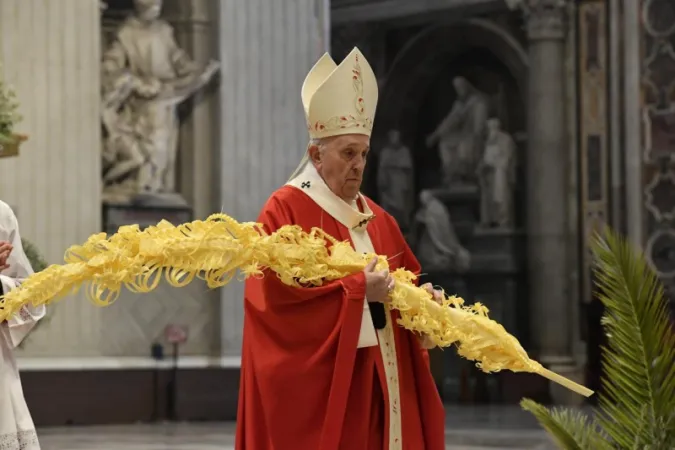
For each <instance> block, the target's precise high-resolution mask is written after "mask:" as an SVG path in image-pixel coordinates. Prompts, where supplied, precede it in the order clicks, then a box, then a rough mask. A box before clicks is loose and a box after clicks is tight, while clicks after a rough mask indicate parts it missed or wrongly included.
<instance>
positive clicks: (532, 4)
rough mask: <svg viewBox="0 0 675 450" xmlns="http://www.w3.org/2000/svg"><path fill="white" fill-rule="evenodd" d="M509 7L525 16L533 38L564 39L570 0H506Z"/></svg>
mask: <svg viewBox="0 0 675 450" xmlns="http://www.w3.org/2000/svg"><path fill="white" fill-rule="evenodd" d="M505 1H506V4H507V5H508V6H509V8H511V9H513V10H520V11H522V12H523V15H524V16H525V22H526V30H527V35H528V37H529V38H530V39H531V40H540V39H564V38H565V32H566V26H567V11H568V6H569V4H570V2H569V0H505Z"/></svg>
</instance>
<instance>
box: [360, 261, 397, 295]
mask: <svg viewBox="0 0 675 450" xmlns="http://www.w3.org/2000/svg"><path fill="white" fill-rule="evenodd" d="M376 265H377V258H373V260H372V261H370V262H369V263H368V265H367V266H366V268H365V269H363V273H364V274H365V276H366V299H368V301H369V302H377V303H388V302H390V301H391V299H390V298H389V293H390V292H391V291H392V290H393V289H394V278H393V277H392V276H391V274H390V273H389V272H387V271H386V270H384V271H382V272H378V271H376V270H375V266H376Z"/></svg>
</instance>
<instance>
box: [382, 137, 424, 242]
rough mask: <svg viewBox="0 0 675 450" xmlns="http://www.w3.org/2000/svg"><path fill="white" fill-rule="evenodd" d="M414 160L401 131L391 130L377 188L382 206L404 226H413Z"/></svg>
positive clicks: (383, 151) (383, 154) (383, 155)
mask: <svg viewBox="0 0 675 450" xmlns="http://www.w3.org/2000/svg"><path fill="white" fill-rule="evenodd" d="M413 183H414V178H413V162H412V157H411V155H410V150H409V149H408V147H406V146H405V145H404V144H403V143H402V142H401V133H400V132H399V131H398V130H391V131H389V134H388V143H387V145H386V146H385V147H384V148H383V149H382V150H381V151H380V154H379V155H378V166H377V191H378V195H379V201H380V205H381V206H382V207H383V208H384V209H385V211H387V212H388V213H389V214H391V215H392V216H393V217H394V219H396V221H397V222H398V225H399V226H400V227H401V228H402V229H404V230H405V229H407V228H408V227H409V226H410V216H411V214H412V211H413V202H414V200H415V197H414V195H415V191H414V189H415V187H414V184H413Z"/></svg>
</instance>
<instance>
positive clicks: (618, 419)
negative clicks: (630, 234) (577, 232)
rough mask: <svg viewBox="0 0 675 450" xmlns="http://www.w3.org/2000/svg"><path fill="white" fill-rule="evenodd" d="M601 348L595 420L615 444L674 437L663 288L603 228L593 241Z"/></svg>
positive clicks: (658, 443) (673, 375) (672, 338)
mask: <svg viewBox="0 0 675 450" xmlns="http://www.w3.org/2000/svg"><path fill="white" fill-rule="evenodd" d="M593 252H594V254H595V257H596V263H597V265H596V269H595V275H596V279H597V287H598V295H599V298H600V300H601V301H602V302H603V304H604V305H605V307H606V314H605V318H604V320H603V324H604V327H605V331H606V333H607V335H608V346H607V348H604V349H603V369H604V378H603V392H604V393H603V394H601V396H600V407H601V413H600V414H599V416H598V422H599V423H600V424H601V425H602V427H603V429H604V430H605V432H606V433H607V435H608V436H609V437H610V439H611V440H612V441H613V442H614V443H615V444H616V445H617V446H619V448H625V449H633V448H639V449H643V448H650V449H654V450H655V449H666V448H668V449H669V448H671V447H670V446H671V445H672V443H673V442H675V429H674V427H673V425H675V424H674V423H673V420H672V416H673V411H675V363H674V361H675V334H674V333H673V328H672V323H671V319H670V315H669V312H668V305H667V302H666V299H665V296H664V292H663V287H662V285H661V283H660V281H659V280H658V278H657V276H656V274H655V273H654V272H653V271H652V270H651V268H650V267H649V265H648V263H647V261H646V260H645V258H644V256H643V255H642V254H641V253H639V252H637V251H636V250H635V249H634V248H633V247H632V246H631V245H630V244H629V243H628V242H626V241H625V240H623V239H622V238H620V237H619V236H617V235H616V234H615V233H613V232H612V231H610V230H607V231H606V232H605V234H604V236H602V237H600V236H597V237H596V238H595V240H594V243H593Z"/></svg>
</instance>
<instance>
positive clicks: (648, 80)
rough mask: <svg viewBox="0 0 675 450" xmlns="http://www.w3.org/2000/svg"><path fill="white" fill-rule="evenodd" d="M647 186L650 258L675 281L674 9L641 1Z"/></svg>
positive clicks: (662, 0) (667, 3) (663, 2)
mask: <svg viewBox="0 0 675 450" xmlns="http://www.w3.org/2000/svg"><path fill="white" fill-rule="evenodd" d="M641 14H642V25H643V28H642V49H643V53H642V58H643V60H642V67H643V73H642V83H643V86H642V87H643V93H644V95H643V99H644V100H643V109H642V117H643V136H644V138H643V154H642V157H643V158H642V163H643V170H642V174H643V180H644V181H643V183H644V204H645V209H646V211H647V215H646V222H647V233H646V234H647V243H646V250H647V251H646V253H647V256H648V258H649V260H650V262H651V264H652V266H653V267H654V269H655V270H656V271H657V272H658V273H659V275H660V276H661V277H662V278H663V281H664V282H665V283H666V284H668V283H672V282H673V281H675V132H673V127H674V126H675V5H674V4H673V2H672V1H671V0H642V2H641Z"/></svg>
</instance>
